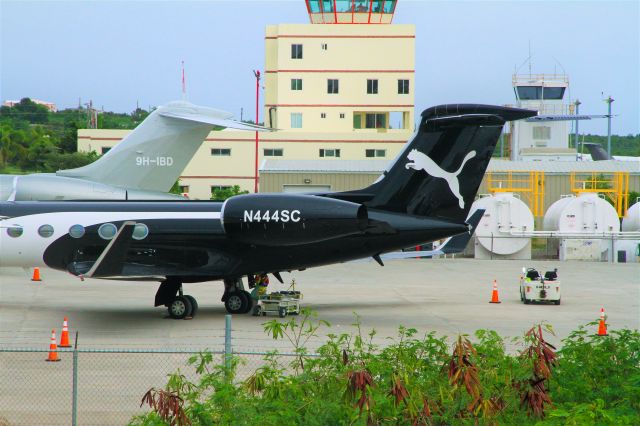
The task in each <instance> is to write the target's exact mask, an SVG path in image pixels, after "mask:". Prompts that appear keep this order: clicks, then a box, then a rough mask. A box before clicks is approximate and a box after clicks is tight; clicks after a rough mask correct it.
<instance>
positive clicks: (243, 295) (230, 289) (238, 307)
mask: <svg viewBox="0 0 640 426" xmlns="http://www.w3.org/2000/svg"><path fill="white" fill-rule="evenodd" d="M222 301H223V302H224V307H225V309H226V310H227V312H229V313H230V314H246V313H247V312H250V311H251V309H253V299H252V298H251V295H250V294H249V292H248V291H246V290H245V289H244V283H243V282H242V278H237V279H226V280H224V294H223V295H222Z"/></svg>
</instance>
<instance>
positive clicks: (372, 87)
mask: <svg viewBox="0 0 640 426" xmlns="http://www.w3.org/2000/svg"><path fill="white" fill-rule="evenodd" d="M367 93H368V94H370V95H375V94H376V93H378V80H371V79H369V80H367Z"/></svg>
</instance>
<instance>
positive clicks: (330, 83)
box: [327, 78, 340, 95]
mask: <svg viewBox="0 0 640 426" xmlns="http://www.w3.org/2000/svg"><path fill="white" fill-rule="evenodd" d="M339 93H340V80H338V79H337V78H328V79H327V94H329V95H337V94H339Z"/></svg>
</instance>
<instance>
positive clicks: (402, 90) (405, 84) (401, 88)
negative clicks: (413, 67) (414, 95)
mask: <svg viewBox="0 0 640 426" xmlns="http://www.w3.org/2000/svg"><path fill="white" fill-rule="evenodd" d="M398 94H399V95H408V94H409V80H398Z"/></svg>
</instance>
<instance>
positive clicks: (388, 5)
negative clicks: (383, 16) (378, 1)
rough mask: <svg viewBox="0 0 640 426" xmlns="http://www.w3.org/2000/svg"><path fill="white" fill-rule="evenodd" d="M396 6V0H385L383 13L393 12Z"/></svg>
mask: <svg viewBox="0 0 640 426" xmlns="http://www.w3.org/2000/svg"><path fill="white" fill-rule="evenodd" d="M395 8H396V0H385V2H384V11H383V12H384V13H393V11H394V10H395Z"/></svg>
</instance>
